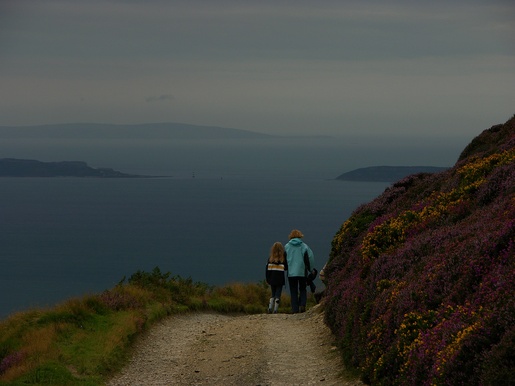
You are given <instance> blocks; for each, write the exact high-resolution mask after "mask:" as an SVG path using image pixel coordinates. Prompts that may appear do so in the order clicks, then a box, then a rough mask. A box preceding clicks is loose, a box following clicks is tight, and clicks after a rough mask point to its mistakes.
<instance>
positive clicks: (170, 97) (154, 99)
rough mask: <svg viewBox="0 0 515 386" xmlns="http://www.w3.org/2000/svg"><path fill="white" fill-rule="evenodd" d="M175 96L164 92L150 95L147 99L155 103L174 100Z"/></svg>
mask: <svg viewBox="0 0 515 386" xmlns="http://www.w3.org/2000/svg"><path fill="white" fill-rule="evenodd" d="M174 99H175V97H174V96H173V95H172V94H162V95H159V96H149V97H146V98H145V101H146V102H148V103H155V102H166V101H172V100H174Z"/></svg>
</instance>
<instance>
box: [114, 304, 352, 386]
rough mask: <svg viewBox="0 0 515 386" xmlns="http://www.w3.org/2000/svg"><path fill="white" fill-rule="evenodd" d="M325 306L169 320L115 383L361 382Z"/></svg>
mask: <svg viewBox="0 0 515 386" xmlns="http://www.w3.org/2000/svg"><path fill="white" fill-rule="evenodd" d="M343 368H344V367H343V365H342V364H341V361H340V358H339V353H338V350H337V349H336V348H335V347H334V346H333V345H332V336H331V333H330V331H329V330H328V328H327V327H326V326H325V324H324V322H323V314H322V313H321V312H320V308H319V306H317V307H314V308H313V309H311V310H309V311H308V312H306V313H304V314H295V315H288V314H277V315H267V314H260V315H250V316H225V315H217V314H189V315H182V316H174V317H171V318H168V319H166V320H165V321H163V322H162V323H160V324H159V325H157V326H155V327H154V328H152V330H151V331H150V332H149V333H148V334H146V335H145V336H144V337H142V339H141V340H140V341H139V342H138V343H137V344H136V348H135V351H134V356H133V358H132V360H131V362H130V363H129V364H128V366H127V367H126V368H124V369H123V371H122V372H121V373H120V374H119V375H118V376H116V377H115V378H114V379H112V380H111V382H109V383H108V385H109V386H120V385H131V386H134V385H314V384H323V385H348V386H350V385H362V383H361V382H359V381H358V380H355V379H350V378H349V377H348V376H346V374H344V372H343Z"/></svg>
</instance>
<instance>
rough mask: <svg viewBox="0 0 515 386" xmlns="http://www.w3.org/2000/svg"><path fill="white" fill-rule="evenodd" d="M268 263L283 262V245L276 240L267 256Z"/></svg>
mask: <svg viewBox="0 0 515 386" xmlns="http://www.w3.org/2000/svg"><path fill="white" fill-rule="evenodd" d="M268 262H269V263H284V247H283V245H282V244H281V243H280V242H279V241H276V242H275V243H274V245H272V248H271V249H270V257H269V258H268Z"/></svg>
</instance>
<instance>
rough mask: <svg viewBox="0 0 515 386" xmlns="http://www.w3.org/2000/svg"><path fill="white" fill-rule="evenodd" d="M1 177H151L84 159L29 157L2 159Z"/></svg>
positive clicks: (0, 160)
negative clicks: (93, 164)
mask: <svg viewBox="0 0 515 386" xmlns="http://www.w3.org/2000/svg"><path fill="white" fill-rule="evenodd" d="M0 177H97V178H149V177H152V176H142V175H136V174H127V173H122V172H119V171H117V170H114V169H110V168H98V169H96V168H92V167H90V166H88V164H87V163H86V162H82V161H62V162H42V161H36V160H28V159H17V158H3V159H0Z"/></svg>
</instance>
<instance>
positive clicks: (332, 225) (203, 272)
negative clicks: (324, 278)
mask: <svg viewBox="0 0 515 386" xmlns="http://www.w3.org/2000/svg"><path fill="white" fill-rule="evenodd" d="M387 185H388V184H385V183H357V182H342V181H335V180H324V179H317V178H311V179H309V178H308V179H306V178H299V177H297V178H296V177H290V178H277V177H275V178H274V177H269V178H267V177H260V178H245V177H235V178H198V177H197V178H192V177H191V176H190V177H188V178H180V179H178V178H161V179H80V178H57V179H45V178H23V179H16V178H3V179H1V180H0V213H1V216H0V245H1V247H0V265H1V269H0V294H1V295H0V296H1V298H0V317H2V318H3V317H5V316H6V315H8V314H10V313H12V312H14V311H18V310H24V309H27V308H30V307H39V306H47V305H53V304H55V303H58V302H60V301H63V300H65V299H68V298H70V297H73V296H80V295H83V294H86V293H97V292H101V291H103V290H104V289H108V288H111V287H113V286H114V285H116V283H118V282H119V281H120V280H121V279H122V278H123V277H124V276H127V277H128V276H130V275H131V274H132V273H134V272H135V271H137V270H139V269H141V270H151V269H153V268H154V267H156V266H158V267H160V269H161V270H162V271H165V272H166V271H170V272H171V273H172V274H174V275H180V276H182V277H191V278H192V279H193V280H194V281H202V282H206V283H209V284H214V285H219V284H225V283H229V282H235V281H239V282H256V281H260V280H263V278H264V263H265V261H266V258H267V254H268V251H269V248H270V246H271V245H272V244H273V243H274V242H275V241H281V242H283V243H285V242H287V236H288V234H289V232H290V230H291V229H293V228H298V229H300V230H302V231H303V232H304V234H305V242H306V243H308V244H309V245H310V247H311V248H312V249H313V251H314V253H315V257H316V266H317V267H319V268H320V267H321V266H322V265H323V264H324V262H325V261H326V259H327V257H328V254H329V252H330V247H331V240H332V238H333V236H334V234H335V233H336V232H337V231H338V229H339V227H340V225H341V224H342V223H343V221H344V220H345V219H346V218H348V216H349V215H350V213H351V212H352V211H353V210H354V209H355V208H356V207H357V206H358V205H359V204H361V203H364V202H368V201H370V200H371V199H372V198H374V197H376V196H377V195H378V194H380V193H381V192H382V191H383V190H384V189H385V187H386V186H387Z"/></svg>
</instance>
